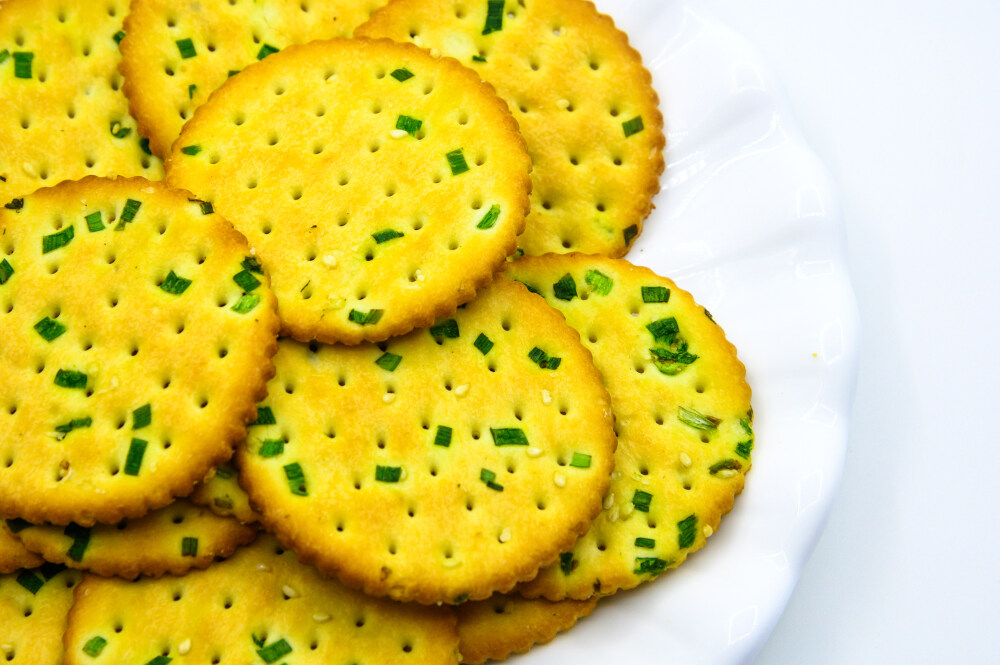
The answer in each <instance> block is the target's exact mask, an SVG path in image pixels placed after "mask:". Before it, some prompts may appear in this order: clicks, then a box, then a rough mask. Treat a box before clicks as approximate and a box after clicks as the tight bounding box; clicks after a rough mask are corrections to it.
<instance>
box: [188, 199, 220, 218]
mask: <svg viewBox="0 0 1000 665" xmlns="http://www.w3.org/2000/svg"><path fill="white" fill-rule="evenodd" d="M188 201H190V202H191V203H197V204H198V206H199V207H200V208H201V214H203V215H211V214H213V213H214V212H215V206H213V205H212V204H211V202H209V201H202V200H201V199H188Z"/></svg>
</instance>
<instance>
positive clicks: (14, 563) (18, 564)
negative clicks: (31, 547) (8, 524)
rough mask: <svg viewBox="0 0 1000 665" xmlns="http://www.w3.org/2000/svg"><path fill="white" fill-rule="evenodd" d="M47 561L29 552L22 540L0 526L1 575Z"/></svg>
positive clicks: (33, 566)
mask: <svg viewBox="0 0 1000 665" xmlns="http://www.w3.org/2000/svg"><path fill="white" fill-rule="evenodd" d="M43 563H45V559H43V558H42V557H40V556H38V555H37V554H35V553H33V552H29V551H28V550H27V549H26V548H25V547H24V545H22V544H21V541H20V540H18V539H17V538H15V537H14V536H13V535H11V533H10V532H9V531H8V530H7V529H6V528H4V527H3V526H0V575H6V574H7V573H12V572H14V571H15V570H20V569H22V568H35V567H36V566H40V565H42V564H43Z"/></svg>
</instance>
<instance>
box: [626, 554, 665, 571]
mask: <svg viewBox="0 0 1000 665" xmlns="http://www.w3.org/2000/svg"><path fill="white" fill-rule="evenodd" d="M666 569H667V562H666V561H664V560H663V559H658V558H656V557H645V556H637V557H636V558H635V570H634V571H633V572H634V573H635V574H636V575H659V574H660V573H662V572H663V571H664V570H666Z"/></svg>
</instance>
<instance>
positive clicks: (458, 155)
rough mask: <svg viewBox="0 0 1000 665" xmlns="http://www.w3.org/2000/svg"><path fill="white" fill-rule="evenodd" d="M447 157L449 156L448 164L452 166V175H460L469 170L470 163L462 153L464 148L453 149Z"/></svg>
mask: <svg viewBox="0 0 1000 665" xmlns="http://www.w3.org/2000/svg"><path fill="white" fill-rule="evenodd" d="M445 157H447V158H448V166H450V167H451V174H452V175H460V174H462V173H465V172H466V171H468V170H469V165H468V164H467V163H466V161H465V155H463V154H462V149H461V148H459V149H458V150H452V151H451V152H449V153H448V154H447V155H445Z"/></svg>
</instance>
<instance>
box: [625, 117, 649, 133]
mask: <svg viewBox="0 0 1000 665" xmlns="http://www.w3.org/2000/svg"><path fill="white" fill-rule="evenodd" d="M622 129H624V130H625V138H628V137H630V136H632V135H633V134H638V133H639V132H641V131H642V130H643V129H645V127H644V126H643V124H642V116H640V115H637V116H636V117H634V118H632V119H631V120H626V121H625V122H623V123H622Z"/></svg>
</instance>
